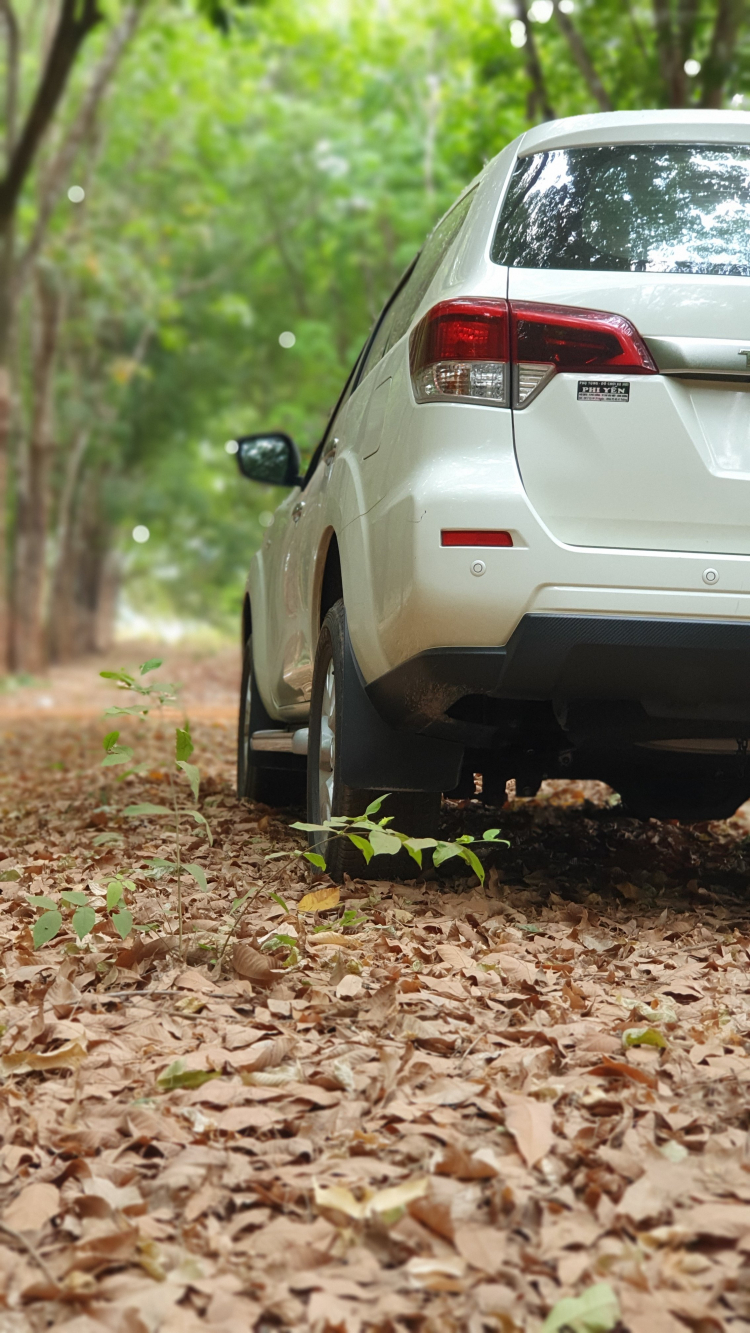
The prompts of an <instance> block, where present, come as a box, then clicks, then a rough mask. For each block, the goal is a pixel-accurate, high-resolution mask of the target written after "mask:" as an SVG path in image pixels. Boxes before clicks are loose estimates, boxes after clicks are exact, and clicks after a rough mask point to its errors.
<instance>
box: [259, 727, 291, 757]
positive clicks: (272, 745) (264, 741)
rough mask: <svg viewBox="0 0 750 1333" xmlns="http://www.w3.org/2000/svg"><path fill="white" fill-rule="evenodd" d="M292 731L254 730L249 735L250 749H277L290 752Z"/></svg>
mask: <svg viewBox="0 0 750 1333" xmlns="http://www.w3.org/2000/svg"><path fill="white" fill-rule="evenodd" d="M293 739H294V733H293V732H291V731H254V732H253V734H252V736H251V737H250V749H251V750H279V751H282V752H286V753H287V754H291V753H292V741H293Z"/></svg>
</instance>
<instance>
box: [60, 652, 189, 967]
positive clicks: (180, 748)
mask: <svg viewBox="0 0 750 1333" xmlns="http://www.w3.org/2000/svg"><path fill="white" fill-rule="evenodd" d="M160 666H161V659H160V658H150V659H149V661H148V662H144V663H143V665H142V666H141V667H140V669H139V676H140V677H141V678H142V677H143V676H145V675H147V674H148V673H149V672H151V671H154V670H156V668H157V667H160ZM99 674H100V675H101V676H103V677H104V678H105V680H115V681H117V683H118V685H119V686H120V688H121V689H124V690H129V691H133V692H135V693H136V694H139V695H141V696H142V697H143V699H144V700H145V705H146V706H144V707H141V706H138V707H137V708H134V709H118V710H113V709H111V708H109V709H107V711H106V714H105V716H111V715H112V713H113V711H117V712H119V713H120V714H122V713H134V712H135V713H143V714H145V713H147V712H148V711H149V709H150V708H151V707H152V706H153V705H154V704H155V705H156V706H157V707H158V708H159V709H162V708H163V707H164V705H165V704H167V703H173V702H174V701H175V698H176V695H177V691H178V689H179V686H177V685H174V684H171V683H170V684H168V683H166V682H164V681H158V680H154V681H150V682H149V683H148V684H143V685H142V684H140V683H139V681H138V680H137V679H136V677H135V676H133V675H131V674H130V672H127V671H101V672H100V673H99ZM119 735H120V733H119V732H118V731H111V732H109V734H108V735H107V736H105V737H104V742H103V743H104V749H105V750H106V752H107V753H106V755H105V758H104V759H103V760H102V763H103V764H107V763H117V762H124V760H122V761H120V760H119V758H118V757H117V756H119V755H120V754H121V753H122V754H124V753H125V751H127V759H128V760H129V759H131V758H132V756H133V751H132V749H131V748H130V747H128V746H121V745H119V744H118V738H119ZM193 750H194V746H193V741H192V738H191V735H190V723H189V722H188V721H187V719H186V720H185V723H184V725H183V726H182V727H176V728H175V739H174V768H173V767H172V765H171V764H170V765H168V772H169V784H170V791H171V795H172V805H171V806H168V805H158V804H154V803H153V802H152V801H140V802H137V803H136V804H135V805H126V806H125V808H124V810H123V811H122V813H123V815H124V816H127V817H128V818H132V819H139V818H141V819H150V818H160V817H162V816H165V815H166V816H168V817H171V819H172V820H173V821H174V829H175V852H176V855H175V860H174V861H168V860H164V859H162V858H160V857H152V858H151V865H152V873H153V874H154V875H155V876H159V877H161V876H162V875H163V874H165V873H167V874H173V875H174V876H175V878H176V880H177V904H178V916H179V933H180V955H181V956H182V952H183V912H182V876H183V875H184V874H188V875H190V877H191V878H192V879H193V880H194V882H195V883H196V884H197V885H198V888H199V889H201V890H202V892H203V893H207V892H208V881H207V879H206V872H205V871H204V869H203V867H202V866H199V865H197V864H190V865H185V864H184V863H183V861H182V854H181V846H182V823H183V820H184V819H185V818H188V819H192V820H194V822H195V823H196V824H198V825H199V826H201V827H202V828H203V831H204V833H205V835H206V838H207V840H208V842H209V844H211V843H212V841H213V839H212V837H211V829H210V827H209V824H208V820H207V819H206V817H205V815H203V814H202V813H201V811H200V810H196V809H194V808H193V807H190V806H187V807H186V806H185V805H184V803H183V802H182V800H181V795H180V789H179V786H178V784H177V783H176V782H175V780H174V779H175V773H174V769H177V770H179V771H180V772H182V773H184V775H185V777H186V778H187V780H188V784H189V786H190V791H191V793H192V796H193V798H194V800H196V801H197V800H198V795H199V791H200V777H201V775H200V769H199V768H198V767H197V765H196V764H191V763H189V762H188V760H189V758H190V756H191V755H192V753H193ZM113 756H115V758H113ZM147 768H148V764H141V765H139V766H138V768H137V769H135V770H131V771H135V772H142V771H144V770H146V769H147ZM122 883H123V884H127V883H128V881H122ZM114 892H115V891H114V890H113V893H114ZM120 897H122V894H120ZM120 897H118V898H117V899H116V901H113V903H112V907H114V906H116V904H117V902H119V901H120ZM107 904H108V907H109V894H108V899H107ZM83 910H85V909H83ZM86 919H88V918H86ZM112 921H113V924H114V926H115V929H116V930H117V931H118V933H120V934H121V935H123V938H124V936H125V935H126V934H127V933H128V931H129V930H130V928H131V927H132V924H133V918H132V916H131V914H130V912H129V911H128V910H127V909H123V910H122V911H120V912H119V913H117V914H116V915H114V916H113V917H112ZM73 924H74V927H75V918H74V922H73ZM81 924H83V919H82V920H81ZM84 933H86V932H84Z"/></svg>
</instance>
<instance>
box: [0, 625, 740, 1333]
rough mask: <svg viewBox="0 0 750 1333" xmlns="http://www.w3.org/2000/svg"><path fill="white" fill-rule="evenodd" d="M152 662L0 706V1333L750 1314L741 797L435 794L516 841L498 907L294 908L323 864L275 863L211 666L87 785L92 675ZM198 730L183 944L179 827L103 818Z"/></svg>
mask: <svg viewBox="0 0 750 1333" xmlns="http://www.w3.org/2000/svg"><path fill="white" fill-rule="evenodd" d="M149 651H150V650H147V649H143V650H141V651H140V653H137V652H136V650H135V649H132V650H123V651H121V652H119V653H117V654H114V655H113V654H110V655H109V658H108V661H107V663H106V664H104V663H98V662H93V661H91V662H87V663H84V664H82V665H80V666H76V667H75V668H69V669H66V670H64V671H63V670H61V671H55V672H52V673H50V676H49V678H48V679H47V680H45V681H37V682H32V683H30V684H27V685H24V686H22V687H21V688H17V689H14V690H11V691H9V692H6V693H5V694H4V695H3V696H1V697H0V735H2V748H1V751H0V808H1V810H2V822H1V824H0V838H1V840H2V845H1V846H0V890H2V899H1V900H0V943H1V945H2V955H3V956H2V968H3V972H2V982H1V983H0V984H2V991H1V992H0V1000H1V1001H2V1007H3V1011H2V1014H1V1015H0V1022H1V1023H2V1025H3V1033H2V1038H1V1041H0V1071H1V1072H2V1074H3V1079H4V1081H3V1085H2V1096H1V1098H0V1133H1V1134H2V1148H1V1149H0V1222H1V1223H2V1225H1V1226H0V1287H1V1288H2V1292H3V1298H4V1303H5V1305H4V1308H3V1309H1V1310H0V1333H25V1331H26V1330H41V1329H43V1328H48V1327H55V1328H57V1327H63V1328H66V1329H69V1330H71V1333H96V1331H97V1330H104V1329H108V1330H112V1331H114V1333H156V1331H157V1330H163V1331H164V1333H178V1331H179V1333H193V1331H194V1330H195V1333H198V1330H201V1331H206V1330H214V1331H215V1333H237V1330H242V1329H255V1330H258V1333H271V1330H276V1329H290V1330H292V1329H293V1330H298V1329H299V1330H309V1333H326V1331H327V1333H334V1330H336V1331H338V1330H344V1331H345V1333H359V1330H381V1331H382V1333H387V1331H388V1330H404V1331H405V1330H420V1333H423V1331H425V1333H444V1331H445V1330H468V1333H483V1330H502V1333H508V1331H509V1330H513V1329H519V1330H520V1329H524V1330H534V1329H541V1328H542V1325H543V1324H544V1321H545V1319H548V1323H547V1324H546V1325H545V1327H546V1328H547V1329H548V1330H552V1329H555V1328H561V1327H562V1326H563V1324H567V1325H568V1326H570V1327H572V1328H574V1329H579V1330H582V1331H583V1333H585V1330H594V1329H601V1330H606V1329H607V1328H618V1329H620V1330H622V1329H629V1330H631V1331H632V1333H656V1331H657V1330H658V1331H659V1333H661V1331H662V1330H664V1331H665V1333H670V1331H672V1330H673V1331H674V1333H678V1331H679V1330H683V1331H684V1329H685V1328H686V1327H687V1328H691V1329H693V1330H698V1331H699V1333H708V1330H720V1329H724V1328H726V1329H729V1328H735V1327H737V1328H740V1327H747V1325H748V1323H750V1155H749V1154H748V1146H747V1130H748V1125H750V1109H749V1107H750V1099H749V1097H748V1089H749V1088H750V981H749V980H748V949H749V948H750V905H749V897H748V895H749V884H750V852H748V850H747V848H746V845H745V841H744V839H745V836H746V833H747V831H748V829H747V827H746V823H745V820H744V818H743V815H744V812H743V814H742V815H741V816H740V817H738V818H737V819H736V820H735V821H731V822H730V823H729V824H720V825H712V826H700V827H693V828H681V827H679V826H677V825H663V824H657V823H654V822H651V823H648V824H642V823H637V822H636V821H634V820H628V819H625V818H624V817H623V816H621V815H618V813H617V811H616V810H614V809H612V808H610V807H609V806H607V805H606V804H604V805H598V806H597V805H594V804H591V803H587V802H585V801H584V800H583V799H582V797H583V796H584V795H585V790H584V789H583V788H582V787H581V786H580V785H578V786H576V785H575V784H569V785H568V786H567V787H565V788H558V789H557V791H556V793H555V794H554V795H553V796H551V797H550V796H548V797H547V798H545V799H541V800H537V801H535V802H518V803H515V804H513V805H511V806H508V807H506V808H505V809H504V810H503V812H502V813H501V814H498V813H496V812H487V811H485V810H484V809H483V808H482V807H481V806H480V805H479V804H478V803H476V802H472V803H464V804H462V805H451V806H447V807H446V810H445V829H446V833H450V834H455V833H457V832H458V831H460V830H469V831H472V832H473V831H481V830H483V829H484V828H486V827H488V826H490V825H496V824H497V823H500V824H501V825H502V828H503V831H504V835H505V836H506V837H507V838H508V840H509V842H510V846H509V847H508V848H505V849H500V850H498V851H494V852H493V853H492V855H491V858H490V859H488V860H487V862H486V864H487V877H486V880H485V883H484V885H480V884H478V882H477V880H476V879H475V878H474V877H473V876H472V877H470V878H467V877H463V878H462V877H454V878H449V877H448V876H445V877H444V878H441V879H437V878H429V877H427V878H422V879H421V880H416V881H415V882H413V883H411V884H392V883H390V882H378V883H364V882H347V883H346V884H345V885H344V887H343V888H342V890H341V894H340V903H339V904H338V905H337V906H333V907H332V908H331V909H330V910H329V911H328V912H326V913H324V914H319V915H318V916H315V915H309V914H306V913H304V912H302V911H299V912H298V911H297V904H298V903H299V902H300V900H301V899H302V897H303V896H304V895H305V894H307V893H308V892H310V891H311V890H312V889H320V888H321V887H323V888H324V887H325V884H326V881H325V879H318V881H317V882H312V876H311V872H310V871H308V870H307V869H306V868H305V866H304V864H303V863H301V862H299V861H295V860H293V859H291V858H290V857H289V856H282V857H280V858H274V859H270V860H269V859H267V858H268V857H269V856H271V855H272V854H273V853H276V852H279V851H282V852H283V851H285V850H287V851H289V850H291V849H292V848H293V847H294V846H299V845H300V843H299V841H298V835H295V834H290V833H289V831H288V828H287V824H288V822H289V820H290V819H291V818H293V817H294V814H293V813H292V814H291V815H290V814H288V813H286V812H284V813H283V816H282V814H281V813H277V812H272V811H268V810H266V809H264V808H262V807H256V808H248V807H240V806H238V804H237V802H236V801H235V798H234V794H233V788H232V780H233V762H234V712H235V698H236V691H237V678H238V663H237V660H236V656H235V655H234V654H233V653H226V654H224V655H219V656H213V657H204V658H202V659H199V658H197V657H196V656H195V655H191V654H187V653H185V652H182V653H173V654H169V653H165V657H166V661H165V665H164V670H163V672H162V673H160V674H162V675H165V676H166V677H167V678H169V679H172V678H174V677H177V678H178V679H183V680H185V682H186V690H185V692H184V708H182V709H180V710H177V711H173V712H172V713H170V714H169V715H168V716H167V717H165V718H162V719H161V720H160V719H158V718H157V719H152V718H149V719H146V720H145V721H144V720H142V719H138V718H136V719H125V720H124V722H123V724H122V727H121V730H122V737H121V743H123V742H125V743H127V744H129V745H131V746H132V748H133V750H134V760H133V762H136V761H139V760H144V761H146V769H145V771H144V772H143V773H141V774H140V775H134V776H131V777H128V778H126V779H125V781H119V780H118V776H117V775H118V773H122V772H124V771H126V770H125V769H124V768H119V769H118V768H107V767H105V768H102V767H101V759H102V758H103V755H104V751H103V749H102V746H101V738H102V736H103V734H104V733H105V731H107V730H110V729H111V727H112V723H111V722H109V723H108V722H105V720H104V719H103V718H102V716H101V714H102V711H103V708H104V707H105V706H107V704H108V703H111V702H112V700H113V699H114V698H115V697H116V696H115V695H114V692H113V690H112V688H111V687H109V686H106V685H104V684H103V683H102V682H100V681H99V680H98V677H97V674H96V673H97V671H98V669H99V667H100V666H101V665H108V666H111V665H112V661H113V657H114V658H117V659H118V660H122V661H123V662H129V663H130V664H133V663H134V662H135V661H136V660H137V659H138V657H139V656H140V658H141V659H142V657H144V656H147V655H149ZM126 702H127V701H126ZM185 714H187V715H188V716H189V718H190V721H191V725H192V731H193V738H194V741H195V745H196V749H195V753H194V755H193V756H192V762H194V763H197V764H198V765H199V767H200V769H201V789H200V805H199V812H200V813H202V814H203V816H204V817H205V819H206V820H207V821H208V824H209V825H210V829H211V833H212V837H213V846H209V845H208V843H207V841H206V839H205V837H204V835H203V826H202V825H201V824H200V823H193V822H192V821H191V824H190V832H189V833H188V834H187V835H186V837H185V841H184V845H183V848H182V854H183V857H184V859H186V860H189V862H190V864H191V866H192V867H193V868H194V869H195V868H197V870H198V871H199V872H202V875H203V876H204V877H205V883H206V885H207V888H206V890H205V891H204V890H203V889H202V888H201V887H200V884H199V881H200V874H198V877H197V878H187V879H186V878H183V881H182V883H183V888H184V894H183V897H184V912H185V922H184V926H185V930H184V950H183V953H184V957H182V958H181V957H180V954H179V947H178V924H177V898H176V883H175V876H174V874H173V873H172V872H171V871H169V869H165V868H164V865H163V863H164V862H169V861H171V860H173V859H174V857H175V840H174V833H173V831H172V826H171V823H170V822H169V821H168V820H166V819H165V818H164V817H163V816H158V815H154V814H148V813H141V814H140V815H135V816H125V815H123V813H122V812H123V810H124V809H125V807H126V806H130V805H133V804H136V805H138V804H140V805H143V804H144V803H150V804H152V805H159V804H163V803H164V801H165V800H166V799H167V796H168V792H169V772H170V765H171V757H172V750H171V747H172V743H173V728H174V726H175V725H181V723H182V719H183V716H184V715H185ZM183 799H184V803H185V804H186V805H189V804H190V802H191V800H192V798H191V797H190V795H189V792H188V789H187V785H185V789H184V792H183ZM410 831H413V832H418V830H410ZM160 863H162V864H161V865H160ZM118 874H119V875H121V876H124V878H125V879H126V880H127V881H128V883H129V884H130V885H132V886H133V887H132V888H131V887H128V886H127V885H126V886H125V891H124V897H123V898H122V900H121V902H120V903H119V904H118V905H116V907H113V908H112V909H111V910H108V906H107V901H106V894H107V885H108V884H111V883H112V882H117V881H116V880H115V877H116V876H117V875H118ZM248 891H250V897H249V898H248V900H247V902H248V906H247V907H246V910H245V911H244V913H243V915H242V916H241V919H240V921H239V924H238V923H237V918H238V910H237V909H235V910H234V911H232V904H233V903H234V902H235V901H236V900H237V899H238V898H242V897H243V896H244V895H245V894H247V893H248ZM65 893H73V894H80V895H83V902H85V903H87V904H88V905H89V906H90V907H91V910H92V912H93V914H94V917H95V921H94V924H93V926H92V928H91V930H90V931H89V932H88V933H87V934H85V935H84V936H83V938H82V939H80V940H79V939H78V936H77V933H76V928H75V926H74V923H73V912H74V911H75V910H80V908H81V902H79V903H78V904H76V903H75V902H70V901H69V900H66V899H65V898H64V897H62V896H61V895H63V894H65ZM272 895H275V896H272ZM333 896H334V897H335V895H333ZM42 898H44V899H47V900H48V905H47V906H45V905H44V904H41V903H39V902H38V901H37V902H32V903H30V901H29V899H36V900H38V899H42ZM124 907H125V908H127V910H128V911H129V912H131V913H132V917H133V923H134V925H133V929H132V930H131V931H129V933H127V935H126V937H125V938H124V939H123V938H121V936H120V934H119V933H118V929H117V927H116V925H115V916H116V913H117V912H118V911H122V910H123V908H124ZM53 909H54V910H57V911H59V912H60V915H61V918H62V924H61V927H60V930H59V932H58V934H56V935H54V936H53V937H52V938H51V939H50V940H49V942H47V943H44V944H39V943H37V944H35V940H34V929H35V927H36V926H37V922H38V921H39V919H40V917H41V915H42V914H43V913H45V912H51V911H52V910H53ZM120 924H121V925H122V921H120ZM79 925H80V919H79ZM146 926H148V927H151V929H148V930H144V929H143V927H146ZM139 927H140V929H139ZM37 933H38V929H37ZM225 941H226V946H225ZM224 946H225V947H224ZM222 948H224V952H223V956H222V958H221V961H220V962H218V961H217V960H218V958H219V955H220V954H221V951H222ZM568 1299H570V1300H573V1302H574V1303H573V1305H570V1304H567V1305H565V1306H562V1307H559V1302H560V1301H561V1300H568ZM595 1307H596V1308H598V1311H599V1313H598V1315H596V1316H595V1314H594V1313H592V1311H594V1308H595ZM550 1312H552V1313H551V1314H550ZM587 1312H588V1313H587ZM597 1321H598V1322H597ZM618 1321H619V1322H618Z"/></svg>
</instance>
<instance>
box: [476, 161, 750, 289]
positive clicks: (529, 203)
mask: <svg viewBox="0 0 750 1333" xmlns="http://www.w3.org/2000/svg"><path fill="white" fill-rule="evenodd" d="M491 254H492V258H493V259H494V261H495V263H496V264H511V265H513V266H514V267H516V268H558V269H592V270H597V269H605V270H611V271H617V272H624V273H715V274H728V275H731V276H739V277H744V278H746V277H750V147H747V148H746V147H726V146H725V145H723V144H722V145H715V144H644V145H638V146H633V145H631V144H628V145H622V146H618V147H607V148H577V149H555V150H554V151H553V152H549V153H535V154H534V155H533V156H531V157H525V158H521V160H520V161H519V162H518V164H517V166H516V169H515V171H514V173H513V177H512V180H511V183H510V188H509V190H508V195H507V198H506V200H505V203H504V205H503V211H502V214H501V216H500V221H499V223H498V228H497V232H496V234H495V238H494V241H493V243H492V251H491Z"/></svg>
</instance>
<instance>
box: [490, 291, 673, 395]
mask: <svg viewBox="0 0 750 1333" xmlns="http://www.w3.org/2000/svg"><path fill="white" fill-rule="evenodd" d="M510 309H511V345H512V353H511V354H512V360H513V367H514V375H513V380H514V383H513V406H514V407H522V406H524V404H525V403H526V402H527V401H528V400H529V399H530V398H531V397H532V396H534V395H535V394H536V393H538V391H539V390H540V389H541V388H542V387H543V385H544V384H545V383H546V382H547V380H548V379H550V378H551V376H552V375H554V373H555V371H563V372H567V373H569V374H573V375H585V374H599V373H604V372H606V373H608V374H611V373H612V372H613V371H614V372H620V373H622V372H623V371H624V372H625V373H626V374H628V375H655V374H657V373H658V372H657V369H656V366H655V365H654V363H653V361H652V360H651V357H650V356H649V353H648V351H647V349H646V347H645V344H644V343H643V342H642V341H641V338H640V336H639V334H638V333H637V332H636V330H635V329H634V328H633V325H632V324H631V323H630V321H629V320H627V319H625V318H624V317H623V316H622V315H611V314H608V313H607V312H606V311H603V310H578V309H576V307H575V306H563V305H537V304H535V303H534V304H532V303H531V302H525V301H511V303H510Z"/></svg>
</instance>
